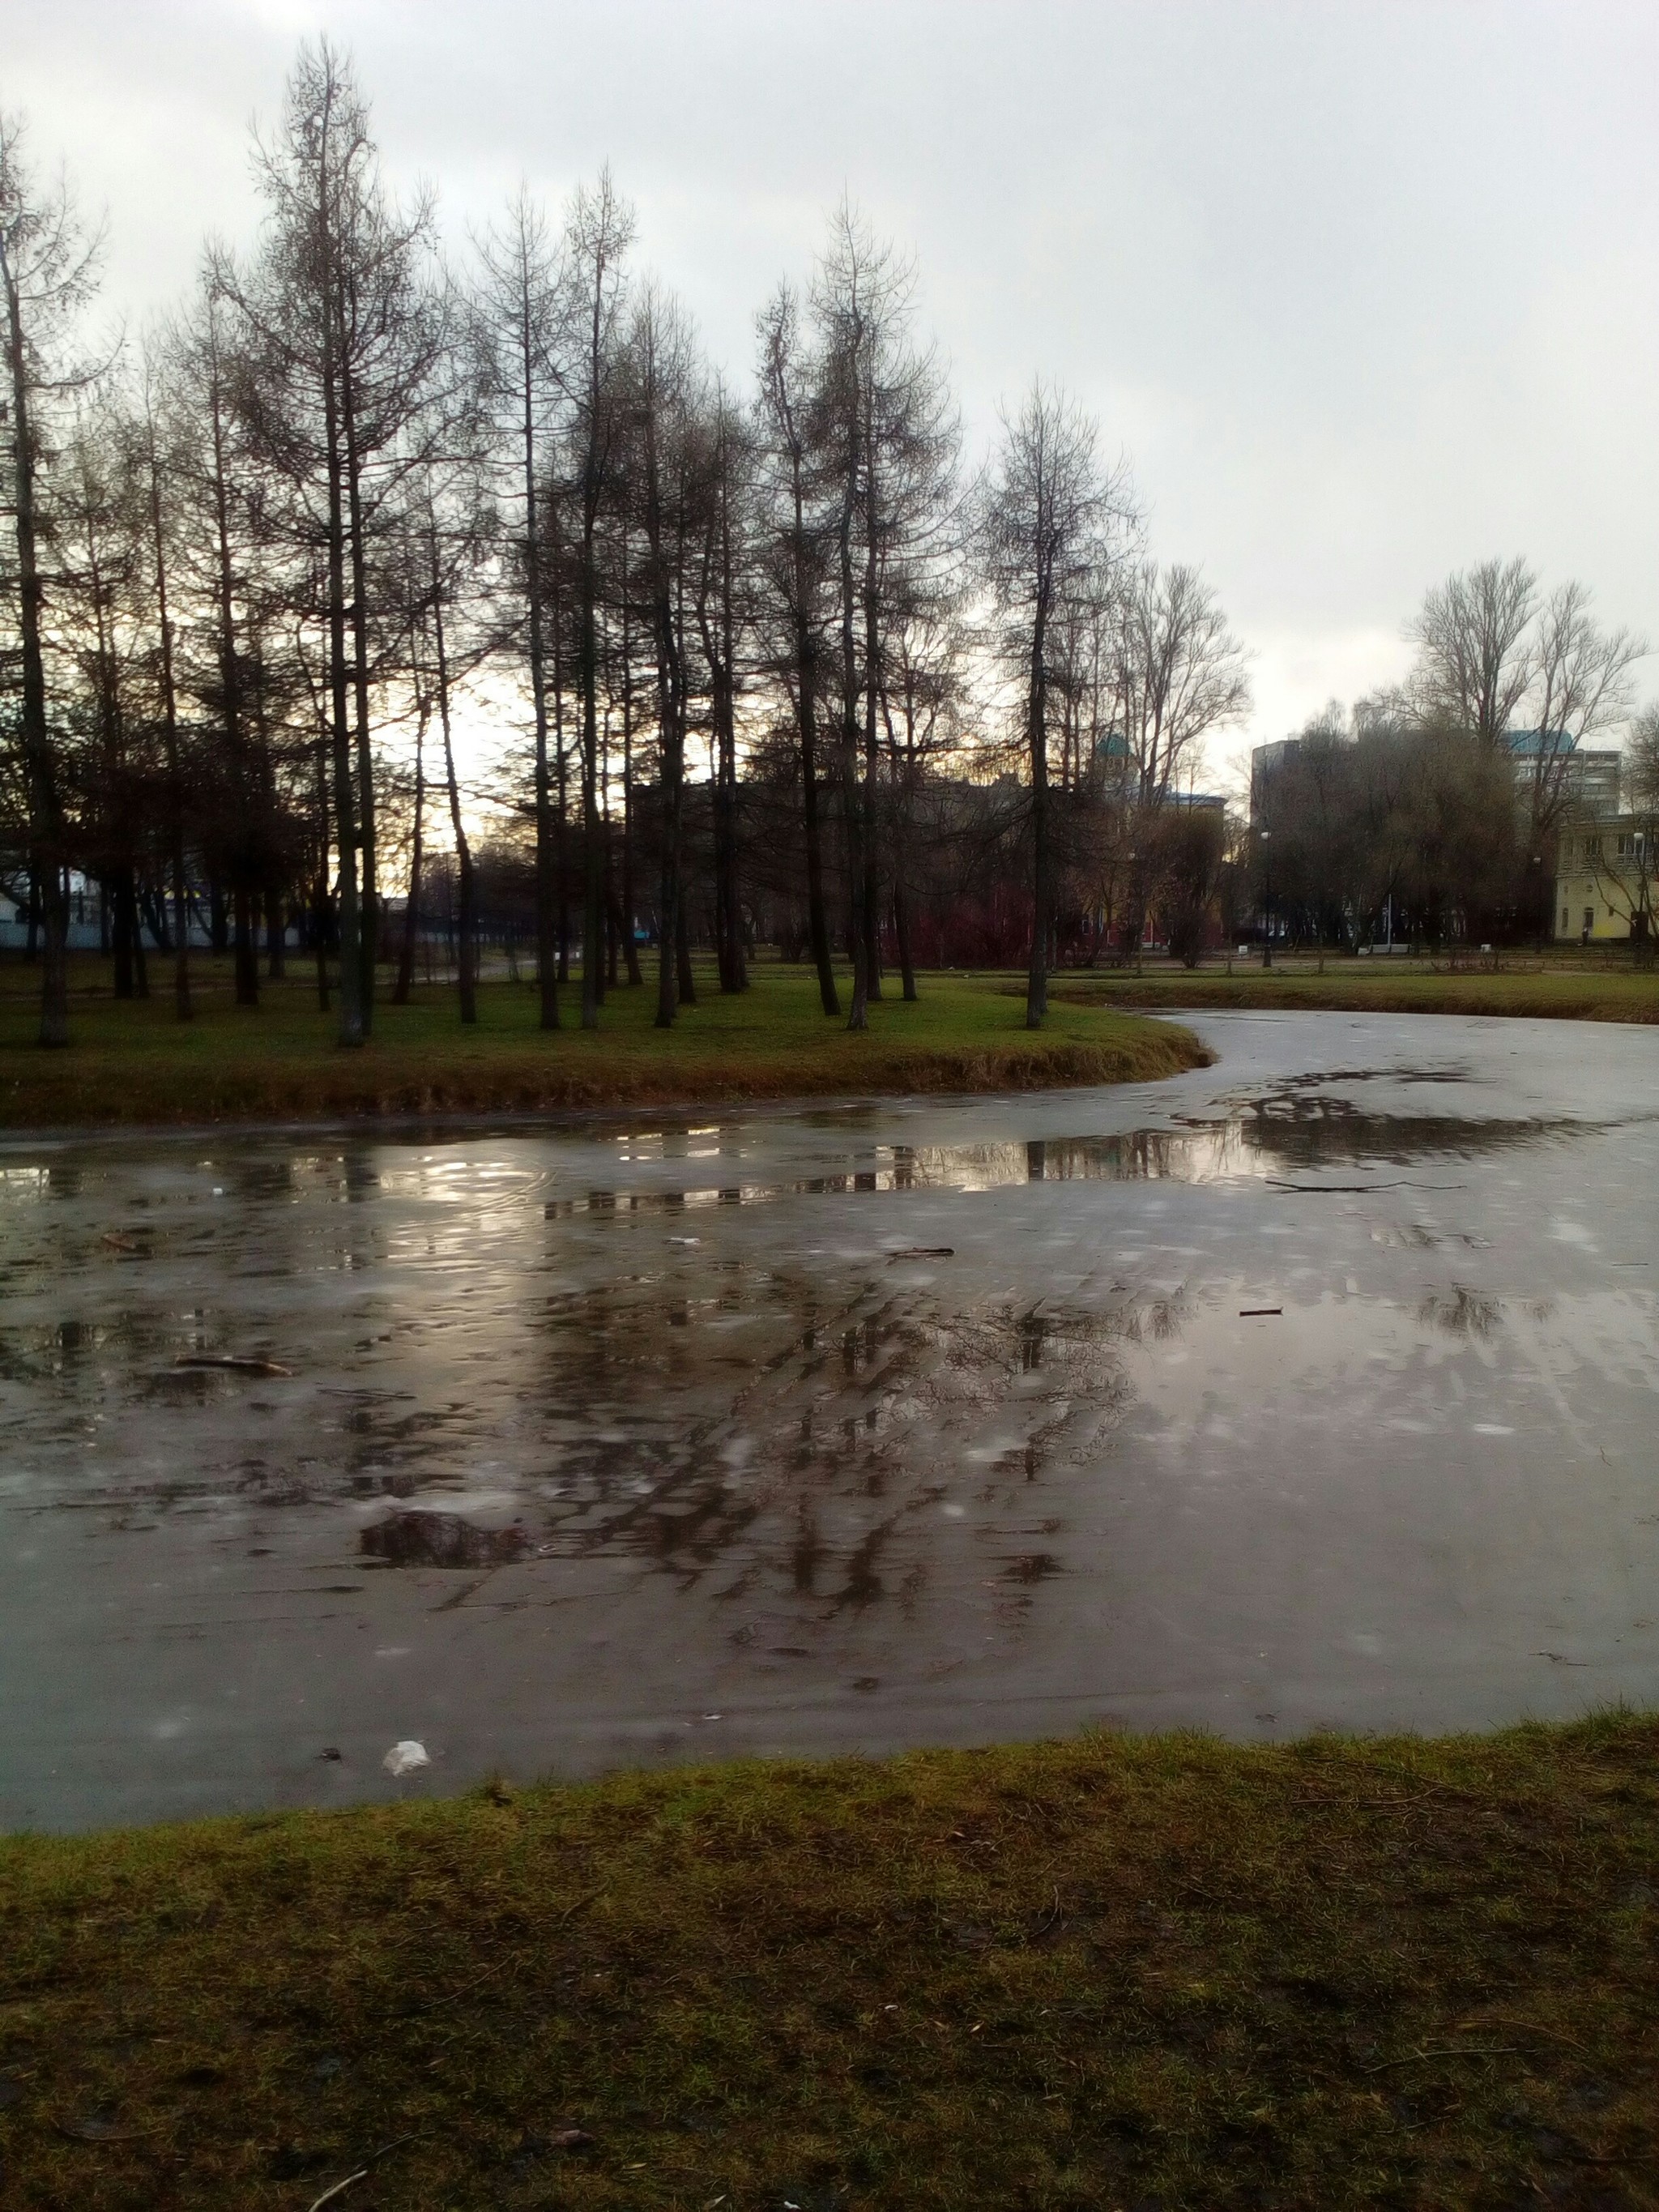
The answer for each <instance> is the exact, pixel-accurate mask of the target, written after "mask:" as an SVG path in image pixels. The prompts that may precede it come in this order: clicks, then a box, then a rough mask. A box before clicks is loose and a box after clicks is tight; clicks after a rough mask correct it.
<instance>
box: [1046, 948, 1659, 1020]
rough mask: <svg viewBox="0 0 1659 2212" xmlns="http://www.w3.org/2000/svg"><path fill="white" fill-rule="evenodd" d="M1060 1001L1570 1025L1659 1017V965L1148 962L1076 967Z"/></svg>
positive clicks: (1592, 958)
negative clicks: (1130, 967) (1127, 969)
mask: <svg viewBox="0 0 1659 2212" xmlns="http://www.w3.org/2000/svg"><path fill="white" fill-rule="evenodd" d="M1054 994H1055V995H1056V997H1057V999H1059V1000H1063V1001H1064V1002H1066V1004H1069V1005H1075V1006H1122V1007H1133V1006H1252V1007H1271V1006H1286V1007H1300V1006H1305V1007H1310V1008H1312V1007H1321V1006H1328V1007H1338V1008H1341V1009H1343V1010H1345V1011H1347V1012H1361V1013H1363V1012H1368V1011H1369V1012H1374V1013H1395V1014H1529V1015H1532V1016H1534V1017H1543V1018H1547V1019H1548V1018H1553V1019H1557V1020H1566V1021H1595V1022H1659V970H1656V969H1652V968H1648V969H1638V968H1636V967H1634V966H1633V965H1632V963H1631V959H1630V956H1629V955H1628V954H1627V953H1626V954H1625V955H1623V956H1621V957H1619V959H1618V961H1617V964H1614V963H1613V960H1612V959H1610V958H1609V957H1607V956H1604V955H1599V954H1591V955H1589V956H1587V957H1583V958H1577V957H1573V956H1571V955H1568V956H1566V957H1563V958H1562V959H1560V960H1559V962H1551V963H1544V962H1540V961H1522V960H1520V959H1515V960H1511V959H1510V958H1509V957H1505V959H1504V963H1503V964H1502V965H1501V966H1499V967H1493V966H1492V965H1491V964H1490V963H1480V962H1476V961H1466V962H1463V963H1460V965H1459V966H1457V967H1456V968H1452V967H1450V966H1449V965H1448V964H1447V963H1444V962H1441V963H1435V964H1431V963H1428V962H1426V961H1407V960H1404V959H1399V960H1356V959H1352V958H1339V957H1335V956H1333V957H1331V958H1330V959H1328V961H1327V962H1326V963H1325V972H1324V974H1323V975H1321V974H1320V973H1319V972H1318V965H1317V963H1316V962H1315V961H1314V960H1312V959H1310V958H1307V957H1297V958H1295V959H1291V960H1285V959H1281V960H1279V962H1278V963H1276V964H1275V965H1274V966H1273V968H1271V969H1266V970H1263V969H1261V967H1260V966H1259V965H1257V964H1256V963H1255V961H1254V960H1252V961H1251V962H1250V963H1248V964H1246V963H1243V962H1240V963H1237V966H1236V968H1235V970H1234V972H1233V974H1231V975H1228V974H1227V973H1226V972H1225V969H1224V968H1223V967H1222V966H1221V964H1220V963H1210V962H1206V963H1205V964H1204V966H1203V967H1201V968H1199V969H1185V968H1181V967H1177V966H1174V965H1172V964H1169V963H1161V962H1160V963H1155V964H1154V963H1149V964H1148V965H1147V967H1146V971H1145V973H1144V974H1142V975H1133V974H1132V973H1123V974H1119V973H1116V972H1115V971H1103V972H1097V973H1094V974H1088V975H1085V974H1082V973H1079V972H1075V971H1074V972H1073V973H1072V974H1070V975H1064V976H1061V977H1059V978H1058V979H1057V980H1056V982H1055V985H1054Z"/></svg>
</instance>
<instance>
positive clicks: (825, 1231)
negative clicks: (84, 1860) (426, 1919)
mask: <svg viewBox="0 0 1659 2212" xmlns="http://www.w3.org/2000/svg"><path fill="white" fill-rule="evenodd" d="M1194 1026H1195V1027H1197V1028H1199V1029H1200V1030H1201V1031H1202V1032H1203V1033H1204V1035H1205V1036H1206V1037H1207V1038H1208V1039H1209V1041H1210V1042H1211V1043H1212V1045H1213V1046H1214V1047H1215V1048H1216V1049H1217V1051H1218V1054H1219V1055H1220V1057H1219V1060H1218V1064H1217V1065H1216V1066H1213V1067H1212V1068H1210V1069H1207V1070H1205V1071H1202V1072H1200V1073H1194V1074H1192V1075H1188V1076H1185V1077H1182V1078H1180V1079H1176V1080H1175V1081H1173V1082H1170V1083H1167V1084H1160V1085H1146V1086H1139V1087H1136V1088H1133V1089H1126V1090H1114V1091H1089V1092H1075V1091H1073V1092H1066V1093H1055V1094H1050V1095H1048V1096H1044V1097H1020V1098H1016V1099H994V1100H977V1101H961V1102H950V1101H945V1102H940V1101H928V1102H926V1103H906V1102H896V1103H892V1104H882V1105H849V1106H848V1107H845V1108H834V1107H831V1108H814V1109H811V1110H805V1111H802V1112H799V1113H795V1114H787V1113H776V1112H757V1113H755V1114H753V1115H746V1116H738V1117H732V1116H729V1115H728V1116H725V1117H722V1118H721V1119H720V1121H717V1122H716V1121H712V1120H711V1121H709V1122H708V1123H702V1122H698V1121H685V1120H680V1121H676V1120H673V1119H672V1118H669V1119H657V1118H653V1119H651V1120H649V1121H641V1123H639V1124H638V1125H637V1126H630V1127H625V1128H624V1127H622V1126H621V1125H620V1124H611V1125H605V1126H593V1127H587V1128H585V1129H572V1130H565V1131H559V1132H554V1133H549V1132H547V1131H545V1130H529V1129H526V1128H525V1127H507V1128H501V1129H493V1130H482V1131H481V1130H468V1131H466V1132H465V1133H460V1134H456V1133H453V1132H451V1133H442V1132H437V1133H426V1134H411V1135H407V1136H404V1135H399V1136H394V1137H388V1136H386V1135H385V1134H384V1133H381V1134H375V1135H373V1136H370V1135H365V1134H360V1133H350V1134H343V1135H324V1134H319V1133H315V1132H310V1133H297V1134H288V1135H271V1134H255V1135H248V1136H240V1137H236V1136H226V1135H224V1134H222V1133H215V1134H214V1135H213V1136H211V1137H210V1138H202V1137H197V1138H173V1137H155V1138H149V1139H131V1138H121V1139H109V1140H107V1141H102V1140H64V1141H52V1140H46V1139H40V1140H33V1141H30V1140H17V1141H13V1142H11V1143H9V1144H7V1145H4V1146H0V1293H3V1299H0V1825H4V1826H75V1825H81V1824H86V1823H91V1822H96V1821H106V1820H142V1819H149V1818H155V1817H165V1816H168V1815H173V1814H187V1813H193V1812H197V1811H204V1810H215V1809H221V1808H231V1807H249V1806H258V1805H267V1804H276V1803H288V1802H344V1801H347V1800H349V1799H352V1798H356V1797H365V1796H379V1795H386V1794H392V1793H395V1792H396V1791H398V1790H407V1789H409V1788H411V1787H418V1788H435V1789H453V1788H456V1787H459V1786H461V1785H462V1784H465V1783H466V1782H468V1781H470V1780H472V1779H474V1778H477V1777H479V1776H481V1775H483V1774H485V1773H487V1772H489V1771H507V1772H511V1773H515V1774H520V1775H524V1776H529V1775H533V1774H538V1773H543V1772H560V1773H578V1772H589V1771H595V1770H597V1769H599V1768H603V1767H605V1766H608V1765H616V1764H618V1763H622V1762H627V1761H643V1760H652V1759H660V1758H664V1757H669V1758H684V1757H696V1756H714V1755H726V1754H729V1753H736V1752H740V1751H811V1752H818V1751H832V1750H836V1749H851V1748H859V1749H868V1750H876V1749H882V1748H887V1747H896V1746H898V1745H902V1744H908V1743H916V1742H971V1741H985V1740H987V1739H991V1738H995V1737H1000V1736H1008V1735H1035V1734H1046V1733H1054V1732H1066V1731H1070V1730H1073V1729H1076V1728H1078V1727H1079V1726H1082V1725H1085V1724H1086V1723H1105V1724H1118V1723H1123V1724H1128V1725H1132V1726H1149V1725H1161V1724H1169V1723H1177V1722H1197V1723H1204V1724H1206V1725H1209V1726H1212V1727H1217V1728H1219V1729H1225V1730H1226V1731H1227V1732H1229V1733H1230V1734H1233V1735H1243V1736H1251V1735H1276V1734H1282V1733H1286V1732H1290V1731H1292V1730H1297V1729H1306V1728H1308V1727H1310V1726H1312V1725H1315V1724H1316V1723H1337V1724H1342V1725H1348V1726H1357V1727H1364V1728H1376V1727H1395V1726H1399V1727H1420V1728H1440V1727H1447V1726H1461V1725H1477V1724H1480V1723H1488V1722H1494V1721H1499V1720H1504V1719H1509V1718H1513V1717H1518V1716H1521V1715H1522V1714H1528V1713H1536V1714H1562V1713H1571V1712H1577V1711H1581V1710H1583V1707H1585V1706H1586V1705H1590V1704H1593V1703H1595V1702H1597V1701H1599V1700H1603V1699H1609V1698H1612V1697H1614V1696H1619V1695H1623V1696H1626V1697H1628V1698H1630V1699H1633V1700H1638V1701H1644V1702H1651V1701H1653V1700H1654V1699H1655V1698H1656V1697H1659V1626H1656V1621H1659V1589H1656V1581H1655V1577H1656V1569H1659V1461H1656V1458H1655V1455H1654V1454H1653V1452H1652V1449H1651V1446H1650V1431H1651V1421H1652V1405H1653V1397H1652V1393H1653V1390H1654V1386H1655V1383H1656V1376H1659V1340H1656V1334H1655V1322H1656V1306H1655V1282H1654V1274H1653V1261H1652V1257H1651V1255H1652V1254H1653V1251H1654V1247H1655V1237H1654V1230H1655V1225H1656V1223H1655V1212H1656V1203H1655V1200H1654V1198H1653V1195H1652V1194H1653V1192H1654V1190H1655V1188H1656V1176H1655V1168H1656V1156H1659V1121H1656V1120H1655V1119H1654V1118H1653V1115H1654V1114H1655V1111H1656V1107H1655V1104H1654V1101H1655V1097H1656V1088H1655V1082H1654V1077H1655V1073H1656V1068H1659V1040H1656V1039H1655V1038H1653V1037H1652V1036H1650V1035H1648V1034H1647V1033H1645V1032H1644V1031H1641V1030H1621V1029H1615V1028H1611V1027H1601V1026H1589V1025H1583V1024H1543V1023H1540V1024H1534V1023H1497V1022H1473V1023H1466V1022H1454V1021H1452V1020H1449V1019H1444V1018H1390V1017H1376V1018H1371V1017H1356V1016H1348V1015H1335V1014H1316V1015H1298V1016H1286V1017H1279V1016H1267V1015H1261V1016H1252V1015H1230V1016H1216V1017H1210V1018H1203V1017H1200V1018H1196V1019H1195V1020H1194ZM225 1359H229V1360H233V1361H239V1362H244V1363H247V1364H242V1365H214V1364H193V1365H181V1364H179V1362H180V1361H181V1360H193V1361H198V1362H200V1361H206V1362H213V1361H216V1360H225ZM284 1369H287V1370H291V1372H289V1373H286V1374H285V1373H283V1371H282V1370H284ZM410 1742H418V1743H419V1744H421V1745H422V1746H423V1747H424V1748H425V1750H426V1752H427V1753H428V1763H427V1764H426V1765H424V1766H421V1767H418V1768H417V1767H416V1766H414V1765H408V1766H406V1767H405V1770H404V1773H403V1774H402V1775H401V1776H399V1775H393V1774H392V1773H391V1772H389V1771H387V1768H386V1765H385V1761H386V1758H387V1756H388V1752H389V1747H395V1746H398V1745H400V1744H407V1743H410Z"/></svg>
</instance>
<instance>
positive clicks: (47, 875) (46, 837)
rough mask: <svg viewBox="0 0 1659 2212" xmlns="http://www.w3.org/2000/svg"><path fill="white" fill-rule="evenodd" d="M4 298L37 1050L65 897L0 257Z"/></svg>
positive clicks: (10, 312)
mask: <svg viewBox="0 0 1659 2212" xmlns="http://www.w3.org/2000/svg"><path fill="white" fill-rule="evenodd" d="M0 283H3V285H4V288H5V294H6V354H7V362H8V366H9V368H10V371H11V401H12V410H11V413H12V419H11V432H12V436H11V447H12V456H13V470H12V514H13V521H14V526H15V532H16V538H17V600H18V616H19V627H20V629H21V632H22V664H23V667H22V675H23V684H22V738H23V759H24V780H25V783H26V786H27V800H28V821H29V866H30V867H31V869H32V870H33V874H34V880H35V883H36V884H37V885H38V886H39V889H40V921H41V934H42V938H43V939H44V957H43V959H42V961H41V969H40V1032H39V1034H40V1042H41V1043H42V1044H43V1045H46V1046H49V1047H53V1048H55V1047H58V1046H60V1045H66V1044H67V1043H68V1042H69V894H68V890H67V889H66V888H65V885H64V865H65V854H64V824H63V820H62V815H61V811H60V808H59V804H58V777H57V768H56V763H55V762H54V760H53V758H52V738H51V735H50V732H49V731H48V727H47V723H46V661H45V659H44V657H43V655H42V653H41V650H40V607H41V602H42V600H43V599H44V597H45V593H44V592H43V590H42V587H41V583H40V568H39V565H38V559H37V552H36V545H35V520H34V466H35V446H34V430H33V422H32V421H31V419H30V416H31V401H32V398H33V394H32V392H31V389H30V385H29V372H28V355H27V347H26V343H25V338H24V332H23V306H22V299H21V295H20V293H19V290H18V284H17V277H16V274H15V270H13V269H12V267H11V265H10V264H9V261H8V260H7V259H6V258H5V257H4V255H3V252H0Z"/></svg>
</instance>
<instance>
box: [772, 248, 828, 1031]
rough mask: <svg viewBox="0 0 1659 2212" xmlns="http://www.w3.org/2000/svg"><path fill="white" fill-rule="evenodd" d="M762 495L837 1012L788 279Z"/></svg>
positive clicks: (818, 618)
mask: <svg viewBox="0 0 1659 2212" xmlns="http://www.w3.org/2000/svg"><path fill="white" fill-rule="evenodd" d="M759 333H760V395H759V399H758V403H757V413H758V416H759V419H760V423H761V436H760V441H759V446H760V471H761V475H760V496H761V500H762V502H763V528H764V531H765V533H766V536H765V550H764V556H763V582H764V589H765V594H766V604H767V605H768V606H769V608H770V610H771V611H772V613H773V617H774V621H775V626H776V629H777V631H778V633H779V635H778V637H777V640H776V642H775V646H774V647H773V652H772V656H771V668H772V671H773V672H774V673H775V675H776V677H777V678H779V679H780V680H781V683H782V684H783V687H784V689H785V690H786V691H787V694H788V696H789V700H790V703H791V706H792V707H793V713H794V721H795V731H796V739H797V744H798V745H799V754H800V769H801V813H802V827H803V833H804V837H805V848H806V852H805V858H806V914H807V936H808V941H809V944H810V946H811V955H812V962H813V965H814V966H815V967H816V969H817V978H818V998H819V1002H820V1004H821V1005H822V1006H823V1011H824V1012H825V1013H826V1014H832V1015H838V1014H839V1013H840V1012H841V999H840V995H839V994H838V993H837V991H836V976H835V970H834V968H833V967H832V966H831V964H830V958H829V921H828V917H827V915H826V912H825V908H824V893H823V827H822V823H821V818H820V815H819V808H818V799H819V772H818V763H817V715H818V705H819V699H820V696H821V693H822V683H821V669H822V662H823V605H824V599H825V594H826V586H827V570H828V546H827V543H826V538H825V533H824V531H823V527H822V526H821V520H820V518H819V515H818V513H817V507H818V495H819V479H818V471H817V459H816V456H815V453H814V450H813V437H812V405H813V400H812V392H813V386H814V384H815V382H816V379H817V368H816V364H815V363H813V362H811V360H810V359H808V358H807V357H806V356H805V348H804V345H803V343H802V339H801V334H800V316H799V308H798V307H797V304H796V301H795V297H794V295H793V293H792V292H791V291H790V289H788V287H787V285H784V286H781V287H780V289H779V290H778V291H777V293H776V294H775V296H774V297H773V299H772V301H770V302H769V305H768V307H766V309H765V311H764V312H763V314H762V315H761V317H760V319H759Z"/></svg>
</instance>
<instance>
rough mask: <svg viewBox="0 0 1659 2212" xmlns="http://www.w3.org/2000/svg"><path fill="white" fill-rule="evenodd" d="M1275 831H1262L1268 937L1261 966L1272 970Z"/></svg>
mask: <svg viewBox="0 0 1659 2212" xmlns="http://www.w3.org/2000/svg"><path fill="white" fill-rule="evenodd" d="M1261 846H1262V862H1263V866H1264V867H1265V868H1266V871H1267V935H1266V937H1265V939H1264V940H1263V942H1262V946H1261V964H1262V966H1263V967H1264V968H1271V967H1272V966H1273V831H1272V830H1271V829H1264V830H1262V831H1261Z"/></svg>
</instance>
